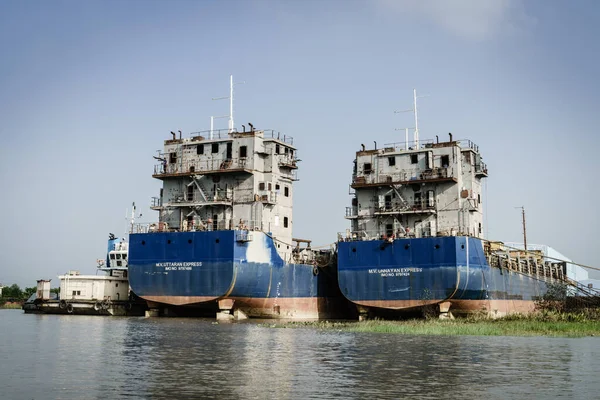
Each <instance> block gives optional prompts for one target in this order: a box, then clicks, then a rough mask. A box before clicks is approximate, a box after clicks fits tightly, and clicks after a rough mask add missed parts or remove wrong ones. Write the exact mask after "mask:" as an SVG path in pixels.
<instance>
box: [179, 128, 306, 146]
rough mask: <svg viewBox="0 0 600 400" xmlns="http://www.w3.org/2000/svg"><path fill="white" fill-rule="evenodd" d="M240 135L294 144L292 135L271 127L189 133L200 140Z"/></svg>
mask: <svg viewBox="0 0 600 400" xmlns="http://www.w3.org/2000/svg"><path fill="white" fill-rule="evenodd" d="M240 135H255V136H259V137H264V138H271V139H277V140H279V141H281V142H283V143H287V144H290V145H294V138H293V137H291V136H289V135H286V134H284V133H281V132H278V131H275V130H273V129H265V130H260V129H255V130H248V131H242V132H239V131H238V130H236V129H234V130H233V131H230V130H229V129H213V130H212V131H211V130H206V131H198V132H191V133H190V136H191V137H192V138H196V139H200V140H216V139H228V138H231V137H235V136H240Z"/></svg>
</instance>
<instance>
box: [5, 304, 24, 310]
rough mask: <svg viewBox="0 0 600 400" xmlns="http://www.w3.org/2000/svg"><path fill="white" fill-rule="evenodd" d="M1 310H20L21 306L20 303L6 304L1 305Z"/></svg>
mask: <svg viewBox="0 0 600 400" xmlns="http://www.w3.org/2000/svg"><path fill="white" fill-rule="evenodd" d="M0 309H8V310H20V309H21V304H19V303H4V304H0Z"/></svg>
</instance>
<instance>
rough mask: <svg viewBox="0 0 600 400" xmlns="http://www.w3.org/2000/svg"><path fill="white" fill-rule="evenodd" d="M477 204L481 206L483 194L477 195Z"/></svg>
mask: <svg viewBox="0 0 600 400" xmlns="http://www.w3.org/2000/svg"><path fill="white" fill-rule="evenodd" d="M477 204H481V194H479V193H478V194H477Z"/></svg>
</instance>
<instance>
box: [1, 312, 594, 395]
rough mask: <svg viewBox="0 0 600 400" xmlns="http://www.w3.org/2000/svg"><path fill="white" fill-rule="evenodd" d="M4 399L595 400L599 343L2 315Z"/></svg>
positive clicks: (201, 321) (250, 324)
mask: <svg viewBox="0 0 600 400" xmlns="http://www.w3.org/2000/svg"><path fill="white" fill-rule="evenodd" d="M0 333H1V335H0V398H2V399H6V400H9V399H117V398H134V399H135V398H152V399H187V398H221V399H332V398H343V399H398V398H422V399H440V398H448V399H450V398H452V399H454V398H462V399H479V398H487V399H524V398H535V399H544V398H568V399H598V398H600V376H599V373H600V349H599V348H600V339H598V338H583V339H562V338H516V337H470V336H448V337H441V336H402V335H390V334H365V333H341V332H331V331H318V330H315V329H272V328H267V327H263V326H259V325H258V324H256V323H253V322H245V323H225V324H224V323H221V324H213V321H211V320H204V319H167V318H162V319H144V318H108V317H85V316H75V317H74V316H57V315H25V314H23V313H22V311H18V310H0Z"/></svg>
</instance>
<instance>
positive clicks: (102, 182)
mask: <svg viewBox="0 0 600 400" xmlns="http://www.w3.org/2000/svg"><path fill="white" fill-rule="evenodd" d="M599 20H600V3H597V2H595V1H586V0H579V1H576V2H570V3H567V2H564V1H553V0H530V1H522V0H494V1H492V0H489V1H485V0H483V1H476V0H454V1H441V0H440V1H434V0H429V1H426V0H423V1H417V0H406V1H402V0H397V1H392V0H373V1H353V0H347V1H316V0H315V1H312V0H308V1H250V0H248V1H233V0H231V1H168V2H167V1H103V2H96V1H85V2H78V1H12V0H8V1H7V0H4V1H2V2H0V54H2V56H1V57H0V88H1V89H2V90H0V121H1V123H0V134H1V137H2V146H0V184H1V185H2V188H3V191H2V194H3V195H2V196H0V207H1V209H2V210H3V211H4V212H3V215H4V217H3V229H2V230H1V233H0V235H1V238H2V240H1V241H0V243H1V245H0V246H1V248H0V282H2V283H4V284H11V283H18V284H19V285H21V286H33V285H34V284H35V280H36V279H42V278H46V279H53V284H54V285H56V283H57V278H56V275H58V274H61V273H64V272H65V271H67V270H70V269H79V270H81V271H82V272H83V273H93V271H94V269H95V267H94V266H95V259H96V258H102V257H103V256H104V252H105V246H106V242H105V241H106V238H107V235H108V233H109V232H115V233H117V234H122V233H123V232H124V230H125V218H124V217H125V210H126V208H127V207H128V206H130V204H131V202H132V201H136V203H137V204H138V206H139V208H140V209H141V211H142V213H143V218H142V220H144V221H151V220H153V219H155V218H156V215H155V213H154V212H152V211H150V210H149V209H148V206H149V204H150V198H151V197H152V196H156V195H157V194H158V190H159V187H160V182H159V181H157V180H154V179H152V177H151V173H152V167H153V165H154V160H153V159H152V155H154V154H155V151H156V150H157V149H160V148H162V142H163V140H164V139H165V138H167V137H169V131H171V130H179V129H181V130H182V131H183V132H184V133H189V132H193V131H199V130H205V129H208V128H209V121H210V119H209V118H210V116H211V115H223V114H226V113H227V103H226V102H224V101H220V102H218V101H211V98H213V97H218V96H224V95H226V94H227V91H228V79H229V75H230V74H233V75H234V78H235V80H236V81H242V80H243V81H245V84H244V85H241V86H239V87H238V88H237V90H236V98H235V116H236V125H237V126H238V127H239V126H240V124H242V123H246V122H248V121H250V122H252V123H253V124H254V125H255V126H256V127H257V128H264V129H276V130H279V131H282V132H285V133H287V134H289V135H291V136H293V137H294V138H295V144H296V146H297V147H298V152H299V156H300V158H301V159H302V163H301V167H300V171H299V177H300V179H301V180H300V181H299V182H298V183H297V186H296V189H295V211H294V212H295V215H294V225H293V228H294V236H297V237H305V238H311V239H313V240H314V243H315V244H327V243H331V242H333V241H334V240H335V237H336V232H338V231H343V230H345V229H346V228H347V227H348V226H349V224H348V222H347V221H346V220H345V219H344V218H343V216H344V210H345V207H346V206H347V205H349V203H350V197H349V196H348V184H349V182H350V178H351V173H352V160H353V157H354V153H355V151H356V150H358V149H359V147H360V144H361V143H365V144H366V145H367V146H372V145H373V141H377V142H378V143H380V144H383V143H390V142H396V141H402V140H403V135H404V134H403V132H399V131H396V130H395V129H396V128H403V127H406V126H412V125H413V123H412V121H411V117H410V115H409V114H394V113H393V111H394V110H398V109H407V108H410V106H411V99H412V89H413V88H416V89H417V90H418V91H419V93H423V94H427V95H429V96H428V97H426V98H423V99H422V100H420V105H419V107H420V108H419V117H420V118H419V128H420V132H421V138H434V137H435V135H440V137H442V138H445V137H447V136H446V135H447V133H448V132H452V133H453V134H454V137H455V138H469V139H471V140H473V141H474V142H475V143H477V144H478V145H479V146H480V149H481V151H482V153H483V156H484V160H485V162H486V163H487V164H488V168H489V171H490V177H489V178H488V182H487V190H486V192H487V193H486V198H484V206H485V207H486V213H487V232H488V233H489V237H490V238H492V239H496V240H503V241H520V240H521V225H520V218H521V216H520V212H519V210H517V209H515V207H517V206H525V208H526V211H527V220H528V225H527V232H528V241H529V242H530V243H543V244H548V245H550V246H552V247H554V248H556V249H557V250H559V251H560V252H561V253H563V254H565V255H566V256H568V257H570V258H572V259H573V260H575V261H577V262H580V263H583V264H588V265H592V266H595V267H600V262H599V261H600V257H599V256H598V253H597V250H596V248H595V247H594V246H595V245H596V242H597V240H596V237H597V235H596V232H597V229H598V226H599V225H600V224H599V222H600V221H599V217H598V211H597V207H598V206H597V198H598V195H599V194H600V190H599V189H598V178H597V176H598V172H600V168H599V167H598V166H597V165H596V157H598V153H599V152H600V141H599V139H598V134H597V133H596V132H597V129H598V127H599V126H600V116H599V113H598V104H600V79H599V78H598V76H597V71H598V70H599V65H598V64H599V60H600V44H599V43H598V40H597V38H598V37H599V35H600V32H599V29H600V28H599V27H598V24H597V21H599ZM218 124H221V125H222V126H220V127H226V121H225V120H219V122H218ZM596 276H598V275H596Z"/></svg>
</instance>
